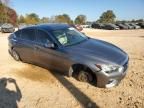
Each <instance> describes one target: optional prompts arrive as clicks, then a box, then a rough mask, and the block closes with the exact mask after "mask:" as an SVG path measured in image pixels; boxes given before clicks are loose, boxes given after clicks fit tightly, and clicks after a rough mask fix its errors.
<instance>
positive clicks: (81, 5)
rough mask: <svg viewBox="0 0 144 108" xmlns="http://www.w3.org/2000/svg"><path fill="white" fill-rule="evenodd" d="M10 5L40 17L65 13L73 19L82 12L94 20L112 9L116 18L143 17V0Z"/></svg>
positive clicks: (17, 1)
mask: <svg viewBox="0 0 144 108" xmlns="http://www.w3.org/2000/svg"><path fill="white" fill-rule="evenodd" d="M10 6H11V7H12V8H14V9H15V10H16V11H17V13H18V15H21V14H22V15H25V14H27V13H33V12H34V13H36V14H38V15H39V16H40V18H41V17H51V16H54V15H59V14H64V13H66V14H68V15H69V16H70V17H71V18H72V19H73V20H74V19H75V18H76V16H77V15H79V14H84V15H86V16H87V20H88V21H96V20H97V19H98V18H99V17H100V15H101V14H102V13H103V12H105V11H107V10H113V11H114V13H115V14H116V16H117V20H132V19H140V18H143V19H144V0H11V2H10Z"/></svg>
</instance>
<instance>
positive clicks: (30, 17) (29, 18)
mask: <svg viewBox="0 0 144 108" xmlns="http://www.w3.org/2000/svg"><path fill="white" fill-rule="evenodd" d="M39 21H40V19H39V16H38V15H37V14H35V13H30V14H26V17H25V23H26V24H37V23H39Z"/></svg>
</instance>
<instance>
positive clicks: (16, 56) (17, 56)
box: [11, 50, 20, 61]
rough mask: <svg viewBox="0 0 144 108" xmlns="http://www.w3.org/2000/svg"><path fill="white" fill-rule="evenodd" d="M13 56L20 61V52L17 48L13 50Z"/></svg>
mask: <svg viewBox="0 0 144 108" xmlns="http://www.w3.org/2000/svg"><path fill="white" fill-rule="evenodd" d="M11 53H12V56H13V58H14V59H15V60H16V61H20V57H19V55H18V53H17V52H16V51H15V50H12V52H11Z"/></svg>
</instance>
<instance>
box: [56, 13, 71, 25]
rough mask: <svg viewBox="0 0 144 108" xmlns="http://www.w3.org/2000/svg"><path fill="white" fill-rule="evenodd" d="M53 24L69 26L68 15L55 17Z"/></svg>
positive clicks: (69, 19)
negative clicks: (66, 24)
mask: <svg viewBox="0 0 144 108" xmlns="http://www.w3.org/2000/svg"><path fill="white" fill-rule="evenodd" d="M55 22H57V23H68V24H71V23H72V20H71V18H70V17H69V15H67V14H63V15H57V16H55Z"/></svg>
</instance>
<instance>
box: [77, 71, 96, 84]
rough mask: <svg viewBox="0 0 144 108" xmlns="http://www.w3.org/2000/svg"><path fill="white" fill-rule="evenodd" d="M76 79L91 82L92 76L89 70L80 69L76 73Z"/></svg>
mask: <svg viewBox="0 0 144 108" xmlns="http://www.w3.org/2000/svg"><path fill="white" fill-rule="evenodd" d="M78 80H79V81H81V82H92V81H93V76H92V74H90V73H89V72H85V71H80V72H79V74H78Z"/></svg>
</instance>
